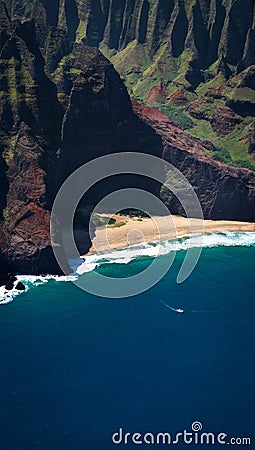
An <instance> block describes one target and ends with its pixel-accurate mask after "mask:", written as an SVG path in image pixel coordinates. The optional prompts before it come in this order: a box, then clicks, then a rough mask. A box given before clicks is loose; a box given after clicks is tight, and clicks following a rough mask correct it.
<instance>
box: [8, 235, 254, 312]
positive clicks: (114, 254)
mask: <svg viewBox="0 0 255 450" xmlns="http://www.w3.org/2000/svg"><path fill="white" fill-rule="evenodd" d="M221 246H224V247H234V246H242V247H251V246H253V247H255V232H233V231H222V232H219V233H205V234H204V235H201V234H197V235H192V236H183V237H180V238H177V239H171V240H168V241H161V242H159V241H157V242H150V243H142V244H139V245H133V246H130V247H128V248H120V249H114V250H111V251H107V252H102V253H99V254H95V255H90V256H87V257H86V258H85V257H81V258H77V259H75V260H70V261H69V264H70V267H71V268H72V270H73V273H72V275H69V276H64V275H63V276H58V275H45V276H42V275H41V276H38V275H18V276H17V281H16V282H15V285H14V289H13V290H12V291H7V290H6V289H5V287H3V286H2V287H0V305H3V304H6V303H10V302H11V301H12V300H13V299H14V298H15V297H16V296H17V295H19V294H22V292H24V291H18V290H17V289H15V286H16V284H17V283H18V282H19V281H21V282H22V283H23V284H24V285H25V288H26V289H25V290H28V289H30V288H31V287H32V286H39V285H42V284H44V283H48V282H49V281H50V280H54V281H55V282H70V281H75V280H77V278H78V276H80V275H83V274H85V273H87V272H91V271H93V270H95V269H96V268H97V267H99V266H100V265H103V264H128V263H130V262H131V261H133V260H134V259H137V258H141V257H149V258H154V257H157V256H160V255H167V254H168V253H171V252H173V251H174V252H177V251H180V250H188V249H189V248H192V247H203V248H206V247H207V248H212V247H221Z"/></svg>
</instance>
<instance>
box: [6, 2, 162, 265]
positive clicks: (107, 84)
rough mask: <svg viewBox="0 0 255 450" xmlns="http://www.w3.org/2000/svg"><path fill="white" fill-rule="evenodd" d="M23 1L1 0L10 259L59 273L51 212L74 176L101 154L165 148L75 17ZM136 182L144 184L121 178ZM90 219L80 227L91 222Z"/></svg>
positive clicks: (111, 186)
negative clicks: (76, 29)
mask: <svg viewBox="0 0 255 450" xmlns="http://www.w3.org/2000/svg"><path fill="white" fill-rule="evenodd" d="M44 3H45V2H44ZM22 4H23V5H24V8H21V7H20V8H18V9H17V14H16V13H15V12H14V10H10V9H9V10H8V9H7V7H6V5H5V4H4V3H3V2H2V3H1V8H2V9H1V21H2V23H1V30H2V32H1V60H0V65H1V79H0V82H1V100H2V101H1V109H0V119H1V124H2V128H1V134H0V146H1V147H0V150H1V152H0V154H1V164H0V170H1V174H0V175H1V179H2V180H3V183H2V184H1V203H0V204H1V215H2V218H3V221H2V224H1V252H2V257H4V261H3V260H2V265H1V267H2V268H3V267H5V270H6V271H7V270H12V271H19V272H25V273H47V272H50V273H55V272H58V271H59V268H58V266H57V265H56V263H55V260H54V257H53V255H52V249H51V242H50V235H49V217H50V209H51V206H52V202H53V200H54V197H55V194H56V192H57V190H58V189H59V187H60V186H61V184H62V183H63V181H64V180H65V179H66V177H67V176H68V175H69V174H70V173H72V172H73V171H74V170H75V169H76V168H78V167H79V166H81V165H82V164H84V163H86V162H87V161H89V160H91V159H93V158H96V157H97V156H102V155H105V154H108V153H113V152H116V151H141V152H143V151H145V152H147V151H148V148H149V149H151V151H152V152H154V154H156V155H158V156H161V154H162V145H161V141H160V139H159V138H158V137H157V136H156V134H155V132H154V131H153V130H152V129H150V128H149V127H148V126H147V125H145V124H144V123H143V122H142V121H141V120H140V119H138V118H137V117H136V116H135V115H134V113H133V111H132V106H131V102H130V99H129V96H128V93H127V91H126V88H125V86H124V85H123V83H122V82H121V80H120V78H119V75H118V74H117V72H116V71H115V70H114V68H113V66H112V65H111V64H110V63H109V61H107V60H106V58H105V57H104V56H103V55H102V54H101V53H100V52H99V51H98V50H97V49H96V48H92V47H88V46H85V45H84V44H78V43H77V44H74V43H72V36H73V21H72V20H71V19H69V20H66V19H65V20H64V21H63V18H62V19H61V20H62V23H64V25H63V28H61V27H54V26H53V25H50V23H51V24H56V22H57V21H56V18H54V15H52V10H51V9H48V7H49V5H50V3H47V5H46V6H47V7H46V6H45V7H44V6H43V5H42V4H41V3H40V2H34V5H33V10H31V9H30V7H31V4H30V3H28V2H23V3H20V2H19V5H22ZM7 6H9V8H10V5H8V4H7ZM25 6H26V8H25ZM8 11H9V12H8ZM73 11H74V10H72V14H73ZM11 13H12V14H13V19H12V20H11V16H10V14H11ZM70 14H71V13H70ZM65 15H66V17H68V14H67V11H66V12H65ZM22 18H23V19H22ZM24 18H25V19H24ZM59 20H60V18H59V17H58V22H59ZM68 24H69V25H68ZM69 30H71V31H70V32H69ZM128 182H131V184H132V183H133V184H135V185H137V183H138V181H137V180H131V181H130V180H129V179H126V180H123V182H122V184H123V183H124V184H125V183H128ZM138 184H139V183H138ZM114 185H117V186H121V183H120V180H118V179H117V180H115V184H114V182H112V183H108V184H104V185H103V186H101V187H100V186H97V188H96V189H95V190H94V191H92V192H91V193H90V197H89V199H88V198H87V200H86V201H87V202H88V201H89V202H90V204H91V205H93V203H94V202H95V201H96V200H99V199H100V195H101V194H100V192H104V193H106V192H107V189H108V190H109V191H110V190H112V189H114ZM154 188H155V189H156V187H155V186H154V187H152V190H153V189H154ZM102 195H103V194H102ZM86 206H87V204H86ZM87 220H88V216H86V218H85V219H84V220H83V223H82V224H79V226H82V228H83V229H85V228H86V226H87ZM79 223H80V222H79ZM82 239H83V246H82V251H86V250H87V249H88V248H89V246H90V240H89V238H88V236H87V234H86V233H84V234H83V235H82V236H81V240H82Z"/></svg>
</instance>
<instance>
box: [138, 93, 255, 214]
mask: <svg viewBox="0 0 255 450" xmlns="http://www.w3.org/2000/svg"><path fill="white" fill-rule="evenodd" d="M133 107H134V111H135V112H136V114H137V115H138V116H139V117H141V118H142V119H143V120H144V121H145V122H146V123H147V124H148V125H150V126H151V127H153V128H154V129H155V131H156V132H157V133H158V134H159V135H160V136H161V139H162V143H163V149H164V150H163V159H165V160H166V161H168V162H170V163H171V164H173V166H175V167H176V168H177V169H179V170H180V171H181V172H182V173H183V174H184V175H185V176H186V178H187V179H188V181H189V182H190V184H191V185H192V186H193V188H194V190H195V192H196V194H197V196H198V198H199V201H200V203H201V206H202V210H203V213H204V217H205V218H206V219H211V218H214V219H217V220H221V219H230V220H231V219H233V217H234V218H235V219H236V220H246V221H254V220H255V173H254V172H253V171H251V170H248V169H238V168H234V167H230V166H227V165H226V164H223V163H221V162H219V161H215V160H214V159H213V158H212V157H211V156H209V155H208V154H206V143H202V142H201V141H200V140H199V139H196V138H194V137H191V136H189V135H188V134H187V133H186V132H185V131H183V130H180V128H179V127H178V126H177V125H176V124H175V123H173V122H172V121H171V120H169V118H168V117H167V116H166V115H165V114H163V113H161V112H159V111H156V110H155V109H152V108H149V107H147V106H143V105H140V104H138V103H136V102H133ZM161 197H162V199H163V200H164V202H165V204H166V205H167V206H168V208H169V209H170V211H172V212H173V213H176V214H183V209H182V207H181V205H180V204H179V202H178V201H177V200H176V198H175V197H174V196H173V194H171V192H169V191H168V190H166V189H165V188H164V186H163V187H162V191H161Z"/></svg>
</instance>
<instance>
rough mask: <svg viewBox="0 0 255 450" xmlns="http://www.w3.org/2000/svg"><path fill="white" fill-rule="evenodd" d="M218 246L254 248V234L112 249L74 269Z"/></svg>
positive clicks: (188, 238)
mask: <svg viewBox="0 0 255 450" xmlns="http://www.w3.org/2000/svg"><path fill="white" fill-rule="evenodd" d="M220 246H224V247H233V246H255V232H241V233H238V232H232V231H222V232H220V233H205V234H203V235H201V234H196V235H192V236H183V237H180V238H177V239H171V240H167V241H161V242H159V241H157V242H150V243H142V244H139V245H133V246H130V247H128V248H121V249H114V250H112V251H108V252H102V253H99V254H95V255H90V256H87V257H86V258H85V262H83V263H82V264H80V266H79V267H77V268H76V273H78V274H79V275H81V274H84V273H86V272H90V271H93V270H95V269H96V268H97V267H99V266H100V265H102V264H128V263H130V262H131V261H132V260H134V259H136V258H140V257H151V258H154V257H157V256H161V255H167V254H168V253H171V252H177V251H180V250H188V249H189V248H194V247H203V248H206V247H207V248H211V247H220Z"/></svg>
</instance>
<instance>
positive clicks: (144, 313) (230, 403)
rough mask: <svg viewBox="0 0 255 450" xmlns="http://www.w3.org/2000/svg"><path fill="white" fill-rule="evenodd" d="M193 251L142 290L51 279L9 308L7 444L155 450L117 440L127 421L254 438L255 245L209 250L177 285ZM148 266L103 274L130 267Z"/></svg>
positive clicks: (0, 340)
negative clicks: (120, 291)
mask: <svg viewBox="0 0 255 450" xmlns="http://www.w3.org/2000/svg"><path fill="white" fill-rule="evenodd" d="M183 256H184V253H183V252H179V253H178V254H177V258H176V261H175V264H174V266H173V268H172V269H171V271H170V272H169V273H168V275H167V276H166V277H165V278H164V279H163V280H162V281H161V282H160V283H159V284H158V285H157V286H155V287H154V288H152V289H151V290H150V291H148V292H146V293H144V294H141V295H139V296H136V297H133V298H129V299H120V300H109V299H102V298H97V297H93V296H92V295H89V294H86V293H85V292H84V291H81V290H79V289H78V288H77V287H75V286H74V285H73V284H72V283H60V282H58V283H56V282H54V281H50V282H49V283H47V284H44V285H42V286H39V287H34V288H32V289H30V290H29V291H28V292H26V293H24V294H23V295H21V296H19V297H17V298H16V299H15V301H14V302H13V303H10V304H8V305H5V306H2V307H0V323H1V328H0V360H1V368H0V385H1V394H0V449H1V450H2V449H3V450H9V449H15V450H36V449H38V450H42V449H43V450H67V449H68V450H71V449H74V450H111V449H114V448H118V447H121V448H122V447H123V448H137V447H138V448H139V447H140V448H151V447H153V446H152V445H147V446H146V445H144V446H142V445H140V446H139V445H138V446H137V445H136V446H134V445H131V444H130V445H129V446H128V445H124V444H123V446H117V445H114V444H113V443H112V441H111V437H112V434H113V433H114V432H116V431H117V430H118V429H119V428H120V427H122V428H123V429H124V431H125V432H132V433H133V432H140V433H145V432H152V433H158V432H164V431H168V432H171V433H172V434H175V433H177V432H178V431H182V430H183V429H185V428H186V429H187V430H190V427H191V424H192V422H194V421H200V422H201V423H202V424H203V426H204V430H206V431H210V432H214V433H218V432H225V433H226V434H228V435H229V436H235V437H246V436H247V437H251V438H253V445H254V442H255V441H254V438H255V436H254V430H255V426H254V409H255V377H254V374H255V358H254V337H255V331H254V319H255V302H254V281H255V274H254V256H255V248H244V247H232V248H224V247H219V248H213V249H205V250H203V253H202V258H201V259H200V262H199V264H198V266H197V268H196V270H195V271H194V272H193V274H192V276H191V277H190V278H189V279H188V280H187V281H186V282H185V283H183V284H181V285H177V284H176V282H175V278H176V274H177V270H178V267H179V265H180V263H181V260H182V258H183ZM162 258H167V256H164V257H160V258H158V259H157V264H158V265H160V264H161V263H162ZM143 264H145V262H144V261H142V260H135V261H133V262H132V263H130V264H128V265H110V266H109V265H108V266H105V267H103V268H101V269H100V271H105V273H107V274H111V275H115V276H118V275H120V274H121V275H122V276H123V274H126V275H130V274H132V273H135V272H136V271H139V270H140V268H141V266H142V265H143ZM85 276H88V277H93V276H94V274H93V273H89V274H86V275H85ZM160 300H163V301H164V302H166V303H168V304H169V305H172V306H177V307H178V306H181V307H183V308H184V309H185V314H177V313H175V312H173V311H171V310H169V309H167V308H166V307H164V306H163V305H162V303H160ZM192 311H203V312H192ZM155 447H156V448H168V447H169V446H167V445H165V446H162V445H161V446H159V445H155ZM173 447H174V446H173ZM187 447H188V446H187V445H185V444H179V445H178V446H177V448H187ZM190 447H191V446H190ZM196 447H199V446H198V445H197V446H196ZM214 448H222V446H219V445H215V446H214ZM239 448H244V446H240V445H239ZM246 448H247V447H246ZM252 448H253V447H252Z"/></svg>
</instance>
